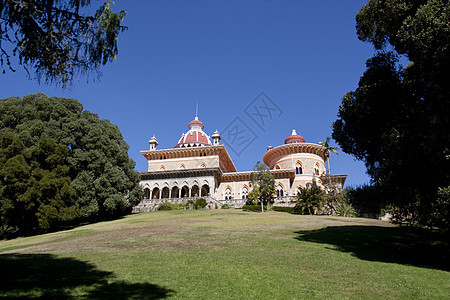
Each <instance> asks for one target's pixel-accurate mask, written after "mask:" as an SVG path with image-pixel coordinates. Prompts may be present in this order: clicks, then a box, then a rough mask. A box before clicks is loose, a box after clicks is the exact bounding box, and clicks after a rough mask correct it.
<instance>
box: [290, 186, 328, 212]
mask: <svg viewBox="0 0 450 300" xmlns="http://www.w3.org/2000/svg"><path fill="white" fill-rule="evenodd" d="M326 201H327V198H326V197H325V192H324V191H323V190H322V189H321V188H319V187H307V188H301V189H300V190H299V192H298V195H297V204H296V205H295V207H294V209H293V211H292V213H294V214H300V215H313V214H315V213H317V212H320V211H323V210H324V205H325V203H326Z"/></svg>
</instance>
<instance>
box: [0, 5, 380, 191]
mask: <svg viewBox="0 0 450 300" xmlns="http://www.w3.org/2000/svg"><path fill="white" fill-rule="evenodd" d="M366 2H367V1H356V0H349V1H331V0H328V1H294V0H292V1H268V0H266V1H251V0H246V1H237V0H236V1H206V0H205V1H181V0H179V1H173V0H166V1H162V0H160V1H153V0H152V1H120V0H116V1H115V3H116V5H115V7H114V9H115V10H119V9H123V10H125V11H127V16H126V19H125V25H126V26H128V30H127V31H125V32H124V33H122V34H121V35H120V37H119V55H118V56H117V60H116V61H115V62H113V63H110V64H108V65H107V66H105V67H103V68H102V69H101V71H102V73H103V76H102V78H101V79H100V81H98V80H95V81H94V80H92V78H91V79H90V80H89V82H87V78H80V79H79V81H77V82H75V83H74V85H73V86H72V87H71V88H69V89H66V90H62V89H61V88H60V87H55V86H47V85H45V84H41V85H39V84H38V83H37V81H35V80H29V79H27V77H26V74H25V72H24V71H22V69H21V67H20V66H18V65H17V64H16V65H15V67H16V69H17V72H15V73H12V72H7V73H6V74H5V75H1V77H0V98H7V97H11V96H20V97H22V96H24V95H27V94H31V93H37V92H43V93H45V94H47V95H49V96H60V97H67V98H75V99H77V100H79V101H80V102H81V103H83V105H84V108H85V109H87V110H89V111H92V112H95V113H97V114H99V116H100V117H101V118H104V119H109V120H111V122H112V123H114V124H116V125H118V126H119V128H120V130H121V132H122V134H123V136H124V139H125V140H126V142H127V143H128V144H129V145H130V150H129V154H130V156H131V157H132V158H133V159H134V160H135V161H136V169H137V170H138V171H146V160H145V158H144V157H143V156H142V155H141V154H140V153H139V151H140V150H147V149H148V143H147V142H148V140H149V139H150V138H151V137H152V136H153V135H156V137H157V139H158V142H159V146H158V148H160V149H161V148H171V147H173V146H174V145H175V144H176V143H177V141H178V139H179V138H180V136H181V133H182V132H186V131H187V130H188V128H187V124H188V123H189V122H190V121H191V120H192V119H193V118H194V117H195V110H196V104H197V103H198V116H199V119H200V120H201V121H202V122H203V123H204V124H205V129H204V130H205V132H206V133H207V134H209V135H211V134H212V133H213V132H214V131H215V130H216V129H217V130H219V132H221V134H223V136H224V137H225V132H224V131H223V130H225V129H229V128H231V127H232V126H233V125H235V124H236V123H235V122H239V124H240V125H239V126H243V125H242V123H244V124H245V125H244V126H246V127H245V128H247V131H246V132H247V139H246V140H247V142H245V141H246V140H245V139H244V140H242V141H244V142H243V144H242V143H241V144H240V146H239V145H238V147H236V145H233V144H232V143H231V141H230V137H229V138H228V141H229V144H230V145H227V143H225V145H226V146H228V148H227V149H228V152H229V153H230V155H231V158H232V159H233V161H234V163H235V165H236V168H237V169H238V171H246V170H251V168H252V167H253V166H254V165H255V163H256V162H257V161H258V160H262V156H263V154H264V153H265V151H266V148H267V146H269V145H271V146H278V145H280V144H283V143H284V139H285V138H286V137H287V136H288V135H290V133H291V131H292V129H296V130H297V133H298V134H300V135H302V136H303V137H304V138H305V140H306V142H319V141H323V140H325V139H326V137H327V136H331V131H332V130H331V124H332V122H333V121H335V120H336V118H337V112H338V107H339V104H340V102H341V98H342V96H343V95H344V94H345V93H346V92H348V91H351V90H354V89H355V88H356V87H357V85H358V81H359V78H360V76H361V75H362V73H363V72H364V70H365V61H366V60H367V59H368V58H370V57H371V56H372V55H373V53H374V50H373V48H372V46H371V45H369V44H366V43H363V42H361V41H359V40H358V39H357V37H356V30H355V15H356V13H357V12H358V10H359V9H360V8H361V7H362V6H363V5H365V3H366ZM97 3H99V2H95V1H94V5H97ZM261 92H263V93H264V95H266V96H267V97H268V98H269V99H266V98H264V99H266V100H264V101H266V103H269V104H270V105H272V106H271V107H272V108H274V107H277V108H278V110H277V111H275V110H270V109H269V111H267V110H266V111H265V113H263V111H261V114H264V115H266V116H267V117H261V118H263V119H264V120H262V121H263V122H264V124H261V118H258V117H255V115H253V117H254V118H253V119H252V117H251V116H252V114H251V110H252V108H254V107H255V104H256V107H258V106H259V107H260V105H259V104H261V98H257V97H258V95H261ZM264 97H265V96H264ZM255 98H256V100H255ZM254 100H255V102H253V101H254ZM258 103H259V104H258ZM274 105H275V106H274ZM247 107H249V109H247V111H248V112H250V113H249V114H247V113H246V111H245V110H246V108H247ZM269 113H270V114H271V115H270V114H269ZM236 120H237V121H236ZM255 120H256V122H255ZM258 120H259V121H258ZM257 123H258V124H257ZM235 142H236V141H235ZM332 144H334V141H332ZM233 146H234V147H233ZM231 148H233V149H235V151H233V150H231ZM331 168H332V173H333V174H348V178H347V185H359V184H363V183H366V182H368V181H369V177H368V176H367V175H366V174H365V167H364V164H363V163H362V162H359V161H355V160H354V158H353V157H352V156H349V155H346V154H345V153H342V151H340V153H339V155H337V156H336V155H333V156H332V158H331Z"/></svg>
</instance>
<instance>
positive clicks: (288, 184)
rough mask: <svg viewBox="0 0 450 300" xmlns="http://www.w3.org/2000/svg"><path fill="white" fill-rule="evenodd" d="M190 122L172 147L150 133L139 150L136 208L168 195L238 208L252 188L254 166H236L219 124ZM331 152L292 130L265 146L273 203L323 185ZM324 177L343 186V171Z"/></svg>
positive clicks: (147, 207) (288, 200)
mask: <svg viewBox="0 0 450 300" xmlns="http://www.w3.org/2000/svg"><path fill="white" fill-rule="evenodd" d="M188 127H189V130H188V131H187V132H186V133H184V134H182V136H181V138H180V139H179V140H178V142H177V143H176V145H175V146H174V147H173V148H169V149H157V146H158V142H157V140H156V138H155V136H153V137H152V138H151V139H150V141H149V144H150V149H149V150H143V151H141V153H142V155H143V156H144V157H145V158H146V159H147V161H148V170H147V172H142V173H141V182H140V185H141V186H142V188H143V190H144V199H143V200H142V201H141V203H139V204H138V205H137V206H136V207H134V210H133V211H134V212H144V211H152V210H155V209H156V208H157V207H158V205H159V204H161V203H163V202H166V201H168V202H171V203H184V204H186V203H187V202H188V201H189V200H195V199H197V198H199V197H202V198H204V199H206V201H207V202H208V207H210V208H214V207H218V208H220V207H221V206H222V205H223V204H225V203H226V204H229V205H231V206H232V207H235V208H239V207H242V206H243V205H244V204H245V202H246V200H247V197H248V193H249V192H250V191H251V189H252V187H251V185H250V181H251V174H252V171H244V172H238V171H237V170H236V167H235V166H234V164H233V161H232V159H231V157H230V155H229V154H228V152H227V150H226V148H225V146H224V145H223V144H221V143H220V134H219V132H217V130H216V131H215V132H214V133H213V134H212V135H211V136H209V135H207V134H206V133H205V132H204V131H203V129H204V125H203V123H202V122H201V121H200V120H199V119H198V117H195V119H194V120H193V121H191V122H190V123H189V124H188ZM329 155H330V153H329V152H328V151H324V150H322V149H321V145H320V144H316V143H307V142H305V139H304V138H303V137H302V136H301V135H298V134H297V133H296V131H295V130H292V134H291V135H289V136H288V137H287V138H286V139H285V140H284V144H283V145H280V146H277V147H268V148H267V152H266V153H265V154H264V156H263V157H262V160H263V161H264V163H265V164H266V165H268V166H269V168H270V172H271V173H272V174H273V176H274V178H275V186H276V195H274V199H273V202H274V204H275V205H279V206H291V205H293V204H294V201H295V197H296V195H297V191H298V189H299V188H301V187H303V188H304V187H307V186H310V185H317V186H319V187H322V179H321V178H323V177H322V176H323V175H324V174H326V169H325V162H326V161H327V159H328V157H329ZM257 160H258V159H257V158H255V161H257ZM327 178H328V179H330V178H332V180H333V182H335V183H336V184H337V185H338V186H339V187H340V188H342V187H343V185H344V182H345V179H346V178H347V175H332V176H330V175H328V177H327Z"/></svg>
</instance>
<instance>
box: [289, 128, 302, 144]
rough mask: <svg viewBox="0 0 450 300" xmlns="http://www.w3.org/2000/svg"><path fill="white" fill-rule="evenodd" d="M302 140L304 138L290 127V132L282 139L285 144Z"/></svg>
mask: <svg viewBox="0 0 450 300" xmlns="http://www.w3.org/2000/svg"><path fill="white" fill-rule="evenodd" d="M304 142H305V139H304V138H303V137H302V136H301V135H298V134H297V132H296V131H295V129H292V134H291V135H290V136H288V137H287V138H286V139H285V140H284V143H285V144H293V143H304Z"/></svg>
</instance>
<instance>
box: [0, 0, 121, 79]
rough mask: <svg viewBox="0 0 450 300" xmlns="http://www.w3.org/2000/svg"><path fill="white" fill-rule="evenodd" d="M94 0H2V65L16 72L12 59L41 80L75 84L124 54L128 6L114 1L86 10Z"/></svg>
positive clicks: (0, 7) (0, 12) (0, 40)
mask: <svg viewBox="0 0 450 300" xmlns="http://www.w3.org/2000/svg"><path fill="white" fill-rule="evenodd" d="M90 5H91V0H68V1H64V0H50V1H48V0H45V1H44V0H29V1H26V0H21V1H17V0H0V20H1V22H0V66H1V68H2V69H3V73H5V71H6V70H5V66H6V68H9V69H10V70H12V71H14V67H13V63H12V62H11V58H12V57H14V56H17V58H18V63H19V64H20V65H22V66H23V67H24V68H25V70H26V71H27V72H28V74H29V75H30V72H31V71H33V70H34V73H35V76H36V78H37V80H38V81H40V80H42V79H43V80H45V82H47V83H55V84H61V85H62V86H63V87H65V86H67V85H70V84H71V83H72V81H73V80H74V78H75V77H76V76H77V75H85V74H90V73H92V72H95V73H96V74H97V75H99V74H100V73H99V67H100V66H101V65H105V64H106V63H107V62H111V61H112V60H114V59H115V58H116V55H117V53H118V48H117V40H118V35H119V33H120V32H122V31H124V30H125V29H126V27H125V26H123V25H122V20H123V18H124V17H125V14H126V13H125V12H124V11H119V12H118V13H115V12H113V10H112V9H111V5H112V1H111V0H108V1H106V2H105V3H104V4H103V5H101V6H100V7H99V8H98V9H97V11H96V12H95V13H94V14H90V15H89V14H85V13H83V10H87V9H86V8H87V7H88V6H90Z"/></svg>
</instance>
